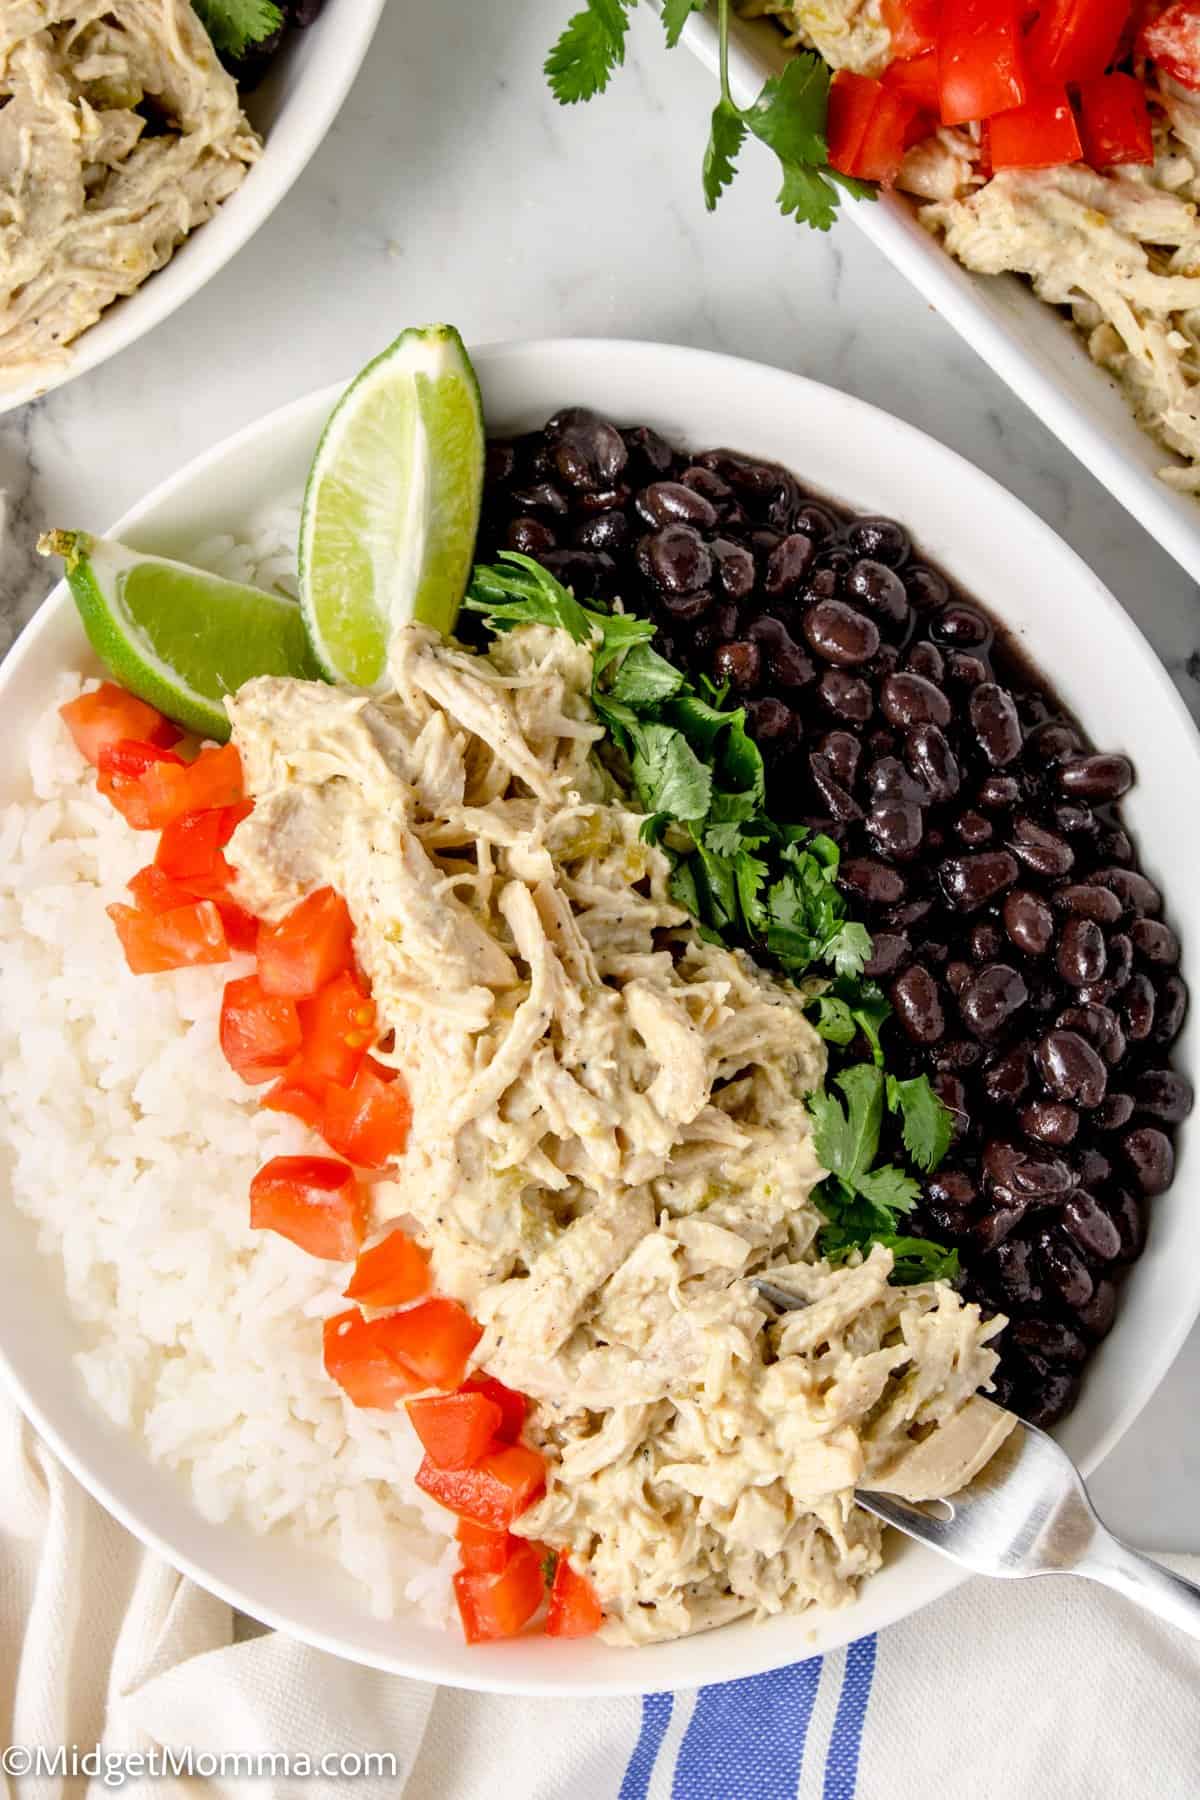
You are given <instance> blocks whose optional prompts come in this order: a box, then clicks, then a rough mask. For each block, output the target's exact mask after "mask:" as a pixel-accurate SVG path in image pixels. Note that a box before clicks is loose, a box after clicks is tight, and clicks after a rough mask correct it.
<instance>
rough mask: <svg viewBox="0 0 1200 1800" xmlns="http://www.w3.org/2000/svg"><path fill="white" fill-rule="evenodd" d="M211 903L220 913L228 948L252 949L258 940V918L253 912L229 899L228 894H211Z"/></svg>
mask: <svg viewBox="0 0 1200 1800" xmlns="http://www.w3.org/2000/svg"><path fill="white" fill-rule="evenodd" d="M212 903H213V905H214V906H215V907H216V909H217V911H218V912H219V913H220V915H221V919H222V921H223V923H224V926H225V936H226V937H227V938H228V939H229V947H230V949H231V950H253V948H254V946H255V944H256V943H257V942H258V920H257V919H256V918H255V916H254V914H253V913H249V912H247V911H246V909H245V907H244V906H239V905H238V903H237V901H236V900H231V899H230V898H229V896H228V894H223V893H215V894H213V896H212Z"/></svg>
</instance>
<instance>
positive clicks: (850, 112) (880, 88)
mask: <svg viewBox="0 0 1200 1800" xmlns="http://www.w3.org/2000/svg"><path fill="white" fill-rule="evenodd" d="M931 129H932V121H930V120H927V119H926V118H925V117H924V116H923V115H922V112H921V108H920V106H919V105H918V104H917V102H916V101H914V100H912V99H910V98H909V97H908V96H907V95H906V94H903V93H900V92H898V91H897V90H896V89H895V88H892V87H886V86H885V85H884V83H883V82H881V81H875V80H873V79H872V78H871V77H870V76H868V75H855V74H852V73H851V72H850V70H848V69H839V70H838V71H837V74H836V75H835V76H834V78H833V80H832V82H831V83H830V87H829V116H828V121H827V125H826V134H827V139H828V147H829V150H828V153H829V162H830V166H831V167H832V168H835V169H837V170H838V171H839V172H840V173H841V174H843V175H853V176H856V177H857V178H858V179H859V180H862V181H882V182H892V181H894V180H895V179H896V176H897V175H898V174H899V173H900V164H901V163H902V162H903V160H904V153H905V151H906V150H907V149H908V148H909V147H910V145H912V144H913V143H915V142H917V141H918V139H919V138H921V137H924V136H926V135H928V132H929V130H931Z"/></svg>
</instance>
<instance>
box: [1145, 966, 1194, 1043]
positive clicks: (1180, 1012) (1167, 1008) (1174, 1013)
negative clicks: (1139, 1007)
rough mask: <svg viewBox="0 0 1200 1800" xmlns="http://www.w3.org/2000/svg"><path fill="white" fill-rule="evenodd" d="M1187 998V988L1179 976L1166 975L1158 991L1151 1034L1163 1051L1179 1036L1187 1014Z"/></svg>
mask: <svg viewBox="0 0 1200 1800" xmlns="http://www.w3.org/2000/svg"><path fill="white" fill-rule="evenodd" d="M1187 998H1188V997H1187V988H1186V987H1185V986H1184V984H1183V982H1182V981H1181V980H1180V978H1179V976H1178V975H1168V976H1167V979H1166V980H1165V981H1164V982H1163V984H1162V987H1161V988H1160V990H1159V994H1158V1003H1157V1005H1156V1006H1155V1009H1154V1030H1153V1033H1152V1036H1153V1038H1154V1042H1155V1043H1156V1044H1161V1045H1162V1046H1163V1048H1164V1049H1165V1048H1166V1046H1167V1045H1168V1044H1173V1043H1174V1042H1175V1039H1176V1038H1177V1037H1178V1036H1179V1033H1180V1029H1181V1028H1182V1025H1183V1020H1184V1014H1185V1013H1186V1012H1187Z"/></svg>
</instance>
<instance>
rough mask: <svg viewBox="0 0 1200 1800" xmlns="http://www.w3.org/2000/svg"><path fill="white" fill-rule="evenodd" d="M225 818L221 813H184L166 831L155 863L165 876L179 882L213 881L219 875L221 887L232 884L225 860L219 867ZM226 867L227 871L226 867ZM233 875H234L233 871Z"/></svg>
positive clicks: (159, 844)
mask: <svg viewBox="0 0 1200 1800" xmlns="http://www.w3.org/2000/svg"><path fill="white" fill-rule="evenodd" d="M221 825H222V814H221V812H220V811H219V810H216V811H209V812H188V813H182V814H181V815H180V817H179V818H177V819H172V821H171V823H170V824H169V825H165V826H164V827H163V834H162V837H161V838H160V839H159V842H158V849H157V850H156V851H155V853H154V861H155V864H156V866H157V867H158V868H160V869H161V870H162V872H163V874H164V875H170V876H171V877H172V879H173V880H175V881H187V880H194V879H197V878H201V879H203V878H211V877H212V876H213V875H214V874H217V873H218V872H219V873H220V875H221V882H220V885H221V886H224V885H225V883H226V881H227V880H228V878H229V877H228V874H227V873H226V871H227V870H228V869H229V865H228V863H226V862H225V859H224V857H222V858H221V863H220V864H218V862H217V856H218V853H219V850H220V836H221ZM222 865H223V867H222ZM230 872H232V871H230Z"/></svg>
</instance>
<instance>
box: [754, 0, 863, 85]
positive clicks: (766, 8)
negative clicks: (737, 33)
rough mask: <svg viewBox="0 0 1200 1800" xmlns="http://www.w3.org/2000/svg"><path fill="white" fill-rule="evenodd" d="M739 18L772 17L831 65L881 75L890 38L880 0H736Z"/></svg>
mask: <svg viewBox="0 0 1200 1800" xmlns="http://www.w3.org/2000/svg"><path fill="white" fill-rule="evenodd" d="M738 11H739V13H741V15H742V17H743V18H744V19H761V18H766V17H769V18H773V19H775V20H776V21H777V22H778V24H779V25H780V27H781V28H782V29H783V31H784V32H785V33H786V34H787V39H788V42H789V43H790V44H799V45H803V46H804V47H805V48H806V49H810V50H819V51H820V53H821V55H822V56H823V57H824V58H825V61H826V62H827V63H828V64H829V65H830V67H831V68H834V69H854V70H855V71H856V72H857V73H858V74H860V75H882V74H883V71H884V70H885V69H886V68H887V66H888V64H889V63H890V62H891V60H892V38H891V33H890V32H889V31H888V28H887V26H886V25H885V24H884V22H883V13H882V8H881V3H880V0H738Z"/></svg>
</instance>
